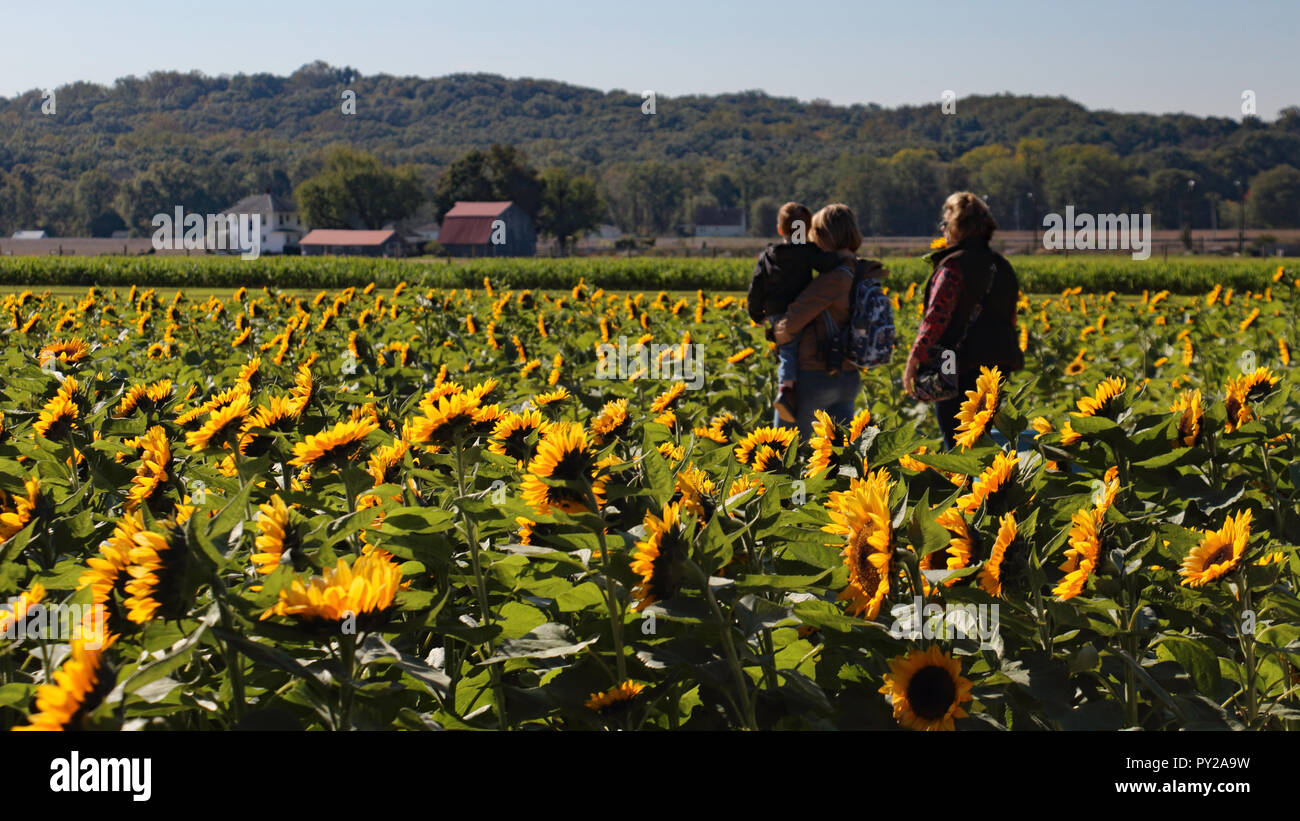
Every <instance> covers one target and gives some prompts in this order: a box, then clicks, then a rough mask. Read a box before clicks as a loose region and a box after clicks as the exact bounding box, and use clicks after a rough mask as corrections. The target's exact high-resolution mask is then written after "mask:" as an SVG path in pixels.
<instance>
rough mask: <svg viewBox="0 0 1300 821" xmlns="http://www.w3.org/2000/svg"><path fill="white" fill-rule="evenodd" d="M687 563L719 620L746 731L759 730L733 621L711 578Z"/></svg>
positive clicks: (694, 564) (691, 561)
mask: <svg viewBox="0 0 1300 821" xmlns="http://www.w3.org/2000/svg"><path fill="white" fill-rule="evenodd" d="M686 563H687V566H688V567H690V568H691V570H692V572H693V573H694V574H695V577H696V580H697V581H698V582H699V583H700V586H701V587H703V588H704V596H705V598H707V599H708V601H709V608H710V609H712V610H713V617H714V618H715V619H717V621H718V629H719V630H720V631H721V632H722V647H723V650H724V651H726V654H727V665H728V666H729V667H730V668H731V675H732V677H733V678H734V679H735V682H736V695H737V697H738V698H739V699H740V709H741V712H742V715H741V720H742V721H743V722H744V723H745V729H746V730H757V729H758V721H757V718H756V716H755V715H754V701H753V699H751V698H750V693H749V683H750V682H749V678H748V677H747V676H746V675H745V670H744V668H743V667H741V665H740V657H739V656H738V655H737V654H736V645H735V641H734V640H733V639H732V636H731V621H730V620H729V619H727V618H726V617H725V616H723V614H722V607H721V606H720V605H719V604H718V600H717V598H716V597H715V596H714V595H713V588H712V586H711V585H710V584H709V577H708V576H707V575H706V574H705V573H704V571H703V570H701V569H700V566H699V565H697V564H696V563H695V562H694V561H693V560H692V559H690V558H689V557H688V558H687V559H686Z"/></svg>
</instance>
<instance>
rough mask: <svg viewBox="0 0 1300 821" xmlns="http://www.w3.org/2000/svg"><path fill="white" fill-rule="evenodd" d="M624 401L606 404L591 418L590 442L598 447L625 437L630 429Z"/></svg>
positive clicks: (619, 400) (615, 400)
mask: <svg viewBox="0 0 1300 821" xmlns="http://www.w3.org/2000/svg"><path fill="white" fill-rule="evenodd" d="M627 403H628V400H626V399H614V400H612V401H609V402H606V403H605V405H604V406H603V407H602V408H601V409H600V413H598V414H596V415H595V416H594V417H592V420H591V434H592V441H593V442H594V443H595V444H596V445H597V446H598V447H599V446H601V445H605V444H608V443H609V442H612V441H616V440H618V439H621V438H622V437H624V436H626V435H627V432H628V428H630V427H631V423H632V420H631V417H629V416H628V413H627Z"/></svg>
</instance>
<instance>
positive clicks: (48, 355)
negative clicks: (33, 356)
mask: <svg viewBox="0 0 1300 821" xmlns="http://www.w3.org/2000/svg"><path fill="white" fill-rule="evenodd" d="M89 354H90V346H89V345H87V344H86V342H85V340H83V339H80V338H78V337H73V338H72V339H65V340H61V341H58V342H51V343H50V344H49V345H46V346H45V347H44V348H41V351H40V353H39V354H38V355H37V359H38V360H39V361H40V363H41V367H42V368H44V367H46V366H47V365H49V364H51V363H54V362H57V363H58V364H60V365H70V364H73V363H76V362H80V361H81V360H83V359H85V358H86V357H87V356H88V355H89Z"/></svg>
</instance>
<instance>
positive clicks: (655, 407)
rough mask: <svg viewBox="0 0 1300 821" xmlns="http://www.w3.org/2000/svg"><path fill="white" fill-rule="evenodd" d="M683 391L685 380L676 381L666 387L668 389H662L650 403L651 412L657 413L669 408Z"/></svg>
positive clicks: (684, 390)
mask: <svg viewBox="0 0 1300 821" xmlns="http://www.w3.org/2000/svg"><path fill="white" fill-rule="evenodd" d="M685 392H686V383H685V382H677V383H675V384H673V385H672V387H670V388H668V390H666V391H664V392H663V393H661V394H659V395H658V396H656V397H655V399H654V401H653V402H651V403H650V410H651V411H652V412H653V413H658V414H662V413H663V412H664V411H667V410H670V409H671V408H672V407H673V406H674V405H675V404H676V402H677V400H678V399H680V398H681V396H682V394H683V393H685Z"/></svg>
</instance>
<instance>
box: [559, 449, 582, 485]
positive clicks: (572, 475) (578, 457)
mask: <svg viewBox="0 0 1300 821" xmlns="http://www.w3.org/2000/svg"><path fill="white" fill-rule="evenodd" d="M590 471H591V459H590V458H589V457H588V456H587V454H586V453H585V452H583V451H581V450H570V451H567V452H566V453H565V454H564V455H563V456H561V457H560V458H559V460H558V461H557V462H556V463H555V470H553V471H551V478H553V479H561V480H564V481H569V482H571V481H574V480H576V479H581V478H583V477H584V476H586V475H587V474H588V473H589V472H590Z"/></svg>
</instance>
